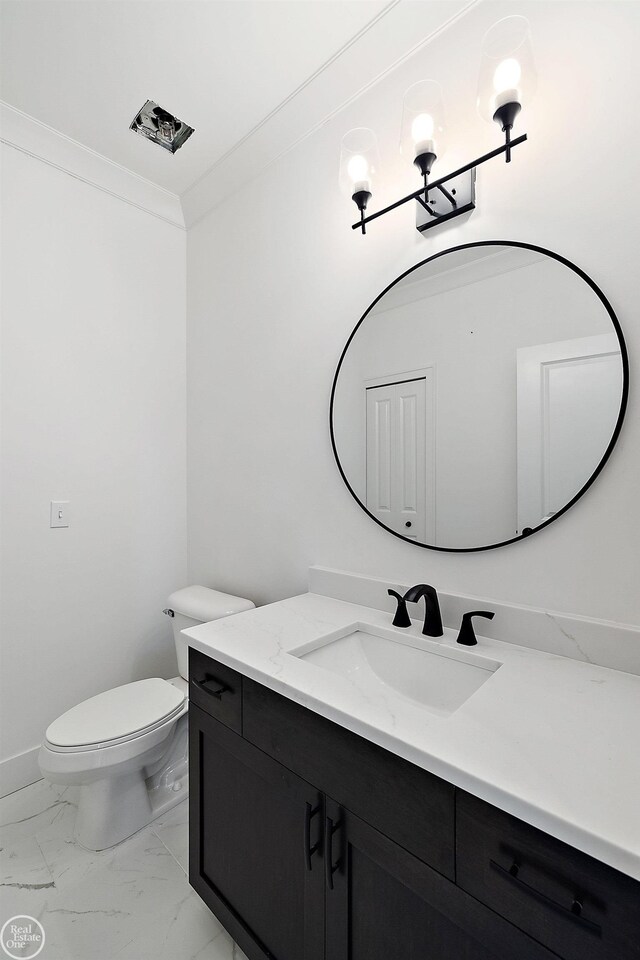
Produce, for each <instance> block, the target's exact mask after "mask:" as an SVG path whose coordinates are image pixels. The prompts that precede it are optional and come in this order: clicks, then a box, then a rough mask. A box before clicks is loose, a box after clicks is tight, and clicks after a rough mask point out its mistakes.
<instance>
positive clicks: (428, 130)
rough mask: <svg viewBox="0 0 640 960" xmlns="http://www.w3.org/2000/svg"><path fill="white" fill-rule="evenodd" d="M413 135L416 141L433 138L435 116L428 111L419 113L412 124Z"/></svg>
mask: <svg viewBox="0 0 640 960" xmlns="http://www.w3.org/2000/svg"><path fill="white" fill-rule="evenodd" d="M411 136H412V138H413V140H414V142H415V143H419V142H420V140H431V139H432V137H433V117H432V116H431V115H430V114H428V113H421V114H419V115H418V116H417V117H416V118H415V120H414V121H413V123H412V124H411Z"/></svg>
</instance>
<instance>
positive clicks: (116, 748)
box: [38, 586, 254, 850]
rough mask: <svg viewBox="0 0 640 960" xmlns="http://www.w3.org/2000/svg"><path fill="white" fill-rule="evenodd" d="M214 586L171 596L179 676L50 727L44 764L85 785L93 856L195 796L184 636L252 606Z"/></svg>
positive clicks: (146, 684)
mask: <svg viewBox="0 0 640 960" xmlns="http://www.w3.org/2000/svg"><path fill="white" fill-rule="evenodd" d="M253 606H254V605H253V603H252V602H251V601H250V600H244V599H242V598H241V597H234V596H231V595H230V594H228V593H219V592H218V591H217V590H210V589H209V588H208V587H199V586H194V587H186V588H185V589H184V590H176V592H175V593H172V594H171V596H170V597H169V607H168V609H167V610H165V613H167V614H168V615H169V616H171V617H172V618H173V619H172V626H173V635H174V640H175V644H176V653H177V656H178V671H179V673H180V676H178V677H174V679H173V680H160V679H159V678H157V677H154V678H152V679H149V680H136V681H135V682H133V683H126V684H124V686H122V687H115V688H114V689H113V690H107V691H106V692H105V693H99V694H98V695H97V696H95V697H91V699H89V700H84V701H83V702H82V703H79V704H78V705H77V706H76V707H72V708H71V710H68V711H67V712H66V713H64V714H63V715H62V716H61V717H58V719H57V720H54V721H53V723H52V724H51V725H50V726H49V727H48V728H47V731H46V734H45V740H44V743H43V744H42V747H41V749H40V754H39V756H38V763H39V764H40V770H41V771H42V775H43V776H44V777H46V779H47V780H50V781H51V782H52V783H67V784H79V785H80V797H79V801H78V814H77V818H76V826H75V835H76V839H77V840H78V842H79V843H81V844H82V845H83V846H84V847H88V848H89V849H90V850H104V849H105V848H106V847H112V846H113V845H114V844H116V843H119V842H120V841H121V840H124V839H126V837H130V836H131V834H133V833H135V832H136V831H137V830H140V829H141V828H142V827H144V826H145V825H146V824H147V823H150V822H151V821H152V820H155V819H156V817H159V816H160V815H161V814H163V813H165V812H166V811H167V810H169V809H170V808H171V807H173V806H174V805H175V804H176V803H178V802H179V801H180V800H182V799H184V797H186V796H187V794H188V755H189V751H188V728H187V719H188V718H187V710H188V707H189V697H188V691H189V687H188V683H187V680H188V679H189V673H188V666H189V648H188V645H187V642H186V640H185V638H184V637H182V636H181V634H180V631H181V630H186V629H187V627H194V626H196V625H197V624H199V623H207V622H209V621H211V620H218V619H219V618H220V617H228V616H230V615H231V614H234V613H241V612H242V611H243V610H250V609H251V608H252V607H253Z"/></svg>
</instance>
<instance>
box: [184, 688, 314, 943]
mask: <svg viewBox="0 0 640 960" xmlns="http://www.w3.org/2000/svg"><path fill="white" fill-rule="evenodd" d="M189 727H190V765H191V770H190V776H191V780H190V785H191V789H190V804H191V808H190V851H189V880H190V882H191V885H192V886H193V887H194V888H195V890H197V892H198V893H199V894H200V896H201V897H202V899H203V900H204V901H205V903H206V904H207V905H208V906H209V907H210V908H211V910H212V911H213V912H214V913H215V914H216V916H217V917H218V919H219V920H220V921H221V923H222V924H223V925H224V926H225V927H226V928H227V930H228V931H229V933H230V934H231V935H232V936H233V937H234V939H235V940H236V941H237V942H238V943H239V945H240V946H241V947H242V949H243V950H244V951H245V953H246V954H247V955H248V957H249V958H250V960H263V958H272V960H323V958H324V875H323V861H322V830H323V813H324V807H323V798H322V795H321V794H320V793H319V792H318V791H317V790H316V789H314V788H313V787H311V786H310V785H309V784H308V783H306V782H305V781H304V780H302V779H300V777H297V776H295V775H294V774H292V773H291V772H290V771H289V770H287V769H286V768H285V767H283V766H282V765H281V764H279V763H277V761H275V760H273V759H272V758H271V757H268V756H267V755H266V754H264V753H262V751H261V750H258V749H257V748H256V747H254V746H252V745H251V744H249V743H247V742H246V741H244V740H243V739H242V738H241V737H239V736H238V735H237V734H235V733H234V732H233V731H231V730H229V729H228V728H227V727H225V726H224V725H223V724H221V723H219V722H218V721H217V720H214V719H212V718H211V717H209V716H207V714H205V713H204V712H203V711H202V710H199V709H198V708H197V707H196V706H194V705H193V704H191V705H190V709H189Z"/></svg>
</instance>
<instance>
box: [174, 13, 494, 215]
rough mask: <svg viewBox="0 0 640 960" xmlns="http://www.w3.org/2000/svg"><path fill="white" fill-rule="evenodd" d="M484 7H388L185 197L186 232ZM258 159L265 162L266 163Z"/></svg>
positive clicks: (216, 162)
mask: <svg viewBox="0 0 640 960" xmlns="http://www.w3.org/2000/svg"><path fill="white" fill-rule="evenodd" d="M480 2H481V0H447V2H446V3H442V2H435V3H430V4H425V3H402V2H399V0H393V2H391V3H389V4H388V5H387V6H386V7H385V8H384V9H383V10H382V11H381V12H380V13H379V14H378V16H377V17H375V18H374V19H373V20H372V21H370V23H368V24H367V25H366V27H364V28H363V30H361V31H360V33H359V34H357V35H356V36H355V37H353V38H352V39H351V40H350V41H349V42H348V43H347V44H345V45H344V46H343V47H342V48H341V49H340V50H339V51H338V52H337V53H336V54H335V55H334V56H333V57H331V59H330V60H328V61H327V63H325V64H324V65H323V66H322V67H321V68H320V69H319V70H318V71H317V72H316V73H315V74H314V75H313V76H312V77H310V78H309V79H308V80H307V81H305V83H304V84H302V85H301V86H300V87H299V88H298V89H297V90H295V91H294V92H293V93H292V94H290V95H289V96H288V97H287V98H286V100H284V101H283V102H282V103H281V104H280V105H279V106H278V107H276V108H275V109H274V110H273V111H272V112H271V113H270V114H269V116H268V117H265V118H264V119H263V120H262V121H260V123H258V124H257V125H256V126H255V127H254V128H253V129H252V130H251V131H250V132H249V133H248V134H246V135H245V136H244V137H243V138H242V139H241V140H239V141H238V143H237V144H235V145H234V146H233V147H232V148H231V150H228V151H227V152H226V153H225V154H224V155H223V156H222V157H220V158H219V159H218V160H216V161H215V163H213V164H212V166H211V167H210V168H209V170H207V172H206V173H205V174H203V176H201V177H199V178H198V180H196V181H195V183H193V184H191V186H190V187H188V188H187V189H186V190H185V191H183V192H182V193H181V196H180V199H181V201H182V209H183V213H184V219H185V224H186V226H187V228H189V227H191V226H193V225H194V224H196V223H197V222H198V221H199V220H201V219H202V218H203V217H205V216H206V215H207V214H208V213H209V212H210V211H211V210H212V209H213V208H214V207H216V206H217V205H218V204H220V203H221V202H222V201H223V200H225V199H226V198H227V197H229V196H231V195H232V194H234V193H236V192H237V191H238V190H240V189H243V188H245V187H246V185H247V183H249V182H251V181H252V180H255V179H256V177H258V176H259V175H260V173H262V172H263V171H264V169H265V168H266V167H268V166H270V165H271V164H272V163H274V162H275V161H277V160H278V159H280V158H281V157H282V156H284V155H285V154H287V153H288V152H289V151H290V150H292V149H293V148H294V147H296V146H297V145H298V144H299V143H301V142H302V141H303V140H305V139H306V138H307V137H309V136H311V135H312V134H313V133H315V132H316V131H317V130H318V129H320V128H321V127H322V126H323V125H324V124H325V123H327V122H328V121H329V120H331V119H332V118H333V117H334V116H336V115H337V114H338V113H340V111H341V110H343V109H345V107H347V106H348V105H349V104H350V103H352V102H353V101H355V100H357V99H358V97H360V96H362V94H363V93H365V92H366V91H367V90H369V89H370V88H371V87H373V86H374V85H375V84H377V83H378V82H379V81H380V80H382V79H383V78H384V77H385V76H387V75H388V74H390V73H392V72H393V71H394V70H395V69H396V68H397V67H399V66H400V64H402V63H404V62H405V61H406V60H407V59H409V57H411V56H413V55H414V54H415V53H417V52H418V51H419V50H420V49H421V48H422V47H424V46H425V45H426V44H428V43H429V42H431V40H433V39H434V38H435V37H436V36H438V35H439V34H440V33H442V32H443V31H444V30H446V29H447V28H448V27H450V26H452V25H453V24H454V23H456V22H457V21H458V20H460V19H461V18H462V17H464V16H465V15H466V14H467V13H468V12H469V11H470V10H471V9H472V8H473V7H475V6H477V5H478V3H480ZM416 38H418V39H416ZM347 54H348V56H347ZM256 157H259V158H260V162H259V164H256Z"/></svg>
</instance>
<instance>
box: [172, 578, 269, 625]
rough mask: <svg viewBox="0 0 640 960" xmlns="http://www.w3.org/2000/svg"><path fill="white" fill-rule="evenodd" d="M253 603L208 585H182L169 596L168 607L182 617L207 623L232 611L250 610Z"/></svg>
mask: <svg viewBox="0 0 640 960" xmlns="http://www.w3.org/2000/svg"><path fill="white" fill-rule="evenodd" d="M254 606H255V604H253V603H252V602H251V600H245V599H244V598H243V597H234V596H233V594H231V593H221V592H220V591H219V590H211V589H210V588H209V587H200V586H193V587H184V588H183V589H182V590H176V591H175V592H174V593H172V594H171V596H170V597H169V608H170V609H171V610H173V611H174V613H181V614H182V615H183V616H184V617H190V618H191V619H192V620H199V621H200V623H209V621H210V620H218V619H219V618H220V617H228V616H230V615H231V614H232V613H242V611H243V610H252V609H253V607H254Z"/></svg>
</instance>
